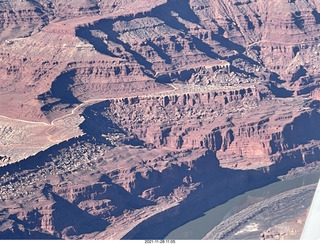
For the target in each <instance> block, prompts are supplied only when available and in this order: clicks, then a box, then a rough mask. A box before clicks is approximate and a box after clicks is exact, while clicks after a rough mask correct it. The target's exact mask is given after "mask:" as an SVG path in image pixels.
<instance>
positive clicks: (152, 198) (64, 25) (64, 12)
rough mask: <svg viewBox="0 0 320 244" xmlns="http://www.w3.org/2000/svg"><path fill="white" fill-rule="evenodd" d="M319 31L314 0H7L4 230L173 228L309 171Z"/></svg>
mask: <svg viewBox="0 0 320 244" xmlns="http://www.w3.org/2000/svg"><path fill="white" fill-rule="evenodd" d="M319 35H320V5H319V3H318V1H310V0H309V1H307V0H295V1H275V0H270V1H267V2H266V1H263V0H255V1H244V0H241V1H228V0H219V1H218V0H215V1H209V0H201V1H200V0H183V1H182V0H161V1H150V0H148V1H146V0H139V1H133V0H122V1H87V0H81V1H68V2H65V1H60V0H58V1H42V0H39V1H2V2H1V3H0V72H1V77H0V88H1V89H0V101H1V103H0V139H1V140H0V166H1V168H0V201H1V208H0V223H1V224H0V238H1V239H12V238H20V239H121V238H125V239H129V238H136V239H150V238H151V239H157V238H163V237H165V236H166V234H168V233H169V232H170V231H171V230H173V229H174V228H176V227H178V226H180V225H181V224H183V223H185V222H187V221H190V220H191V219H193V218H195V217H197V216H199V215H201V214H203V213H204V212H205V211H206V210H208V209H210V208H212V207H214V206H217V205H219V204H221V203H223V202H225V201H228V199H230V198H232V197H234V196H236V195H238V194H241V193H243V192H244V191H246V190H249V189H254V188H257V187H261V186H263V185H265V184H267V183H270V182H272V181H274V180H275V179H276V177H278V176H280V175H283V174H287V173H288V172H290V170H292V169H294V168H296V167H304V166H308V167H309V168H310V167H311V166H312V165H314V164H316V163H317V161H319V156H320V134H319V132H318V131H319V130H318V125H319V123H320V110H319V108H320V104H319V99H320V91H319V88H318V81H319V72H318V70H319V69H318V68H319V67H318V66H317V65H318V63H319V52H320V50H319V46H318V41H319V38H320V36H319ZM310 165H311V166H310ZM230 179H232V180H230ZM190 206H197V209H196V210H195V211H190V210H189V208H190ZM88 223H90V224H88ZM154 226H157V228H156V229H155V228H153V227H154ZM145 230H147V231H145ZM266 235H267V233H265V235H264V236H266Z"/></svg>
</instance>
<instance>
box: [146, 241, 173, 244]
mask: <svg viewBox="0 0 320 244" xmlns="http://www.w3.org/2000/svg"><path fill="white" fill-rule="evenodd" d="M144 243H145V244H175V243H176V241H175V240H145V241H144Z"/></svg>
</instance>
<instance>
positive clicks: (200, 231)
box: [165, 171, 320, 240]
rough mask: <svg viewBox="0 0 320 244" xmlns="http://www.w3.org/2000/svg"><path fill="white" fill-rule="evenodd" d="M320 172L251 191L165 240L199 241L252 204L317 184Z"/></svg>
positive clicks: (181, 227) (187, 224)
mask: <svg viewBox="0 0 320 244" xmlns="http://www.w3.org/2000/svg"><path fill="white" fill-rule="evenodd" d="M319 176H320V172H319V171H317V172H313V173H310V174H307V175H304V176H300V177H297V178H294V179H291V180H284V181H278V182H275V183H272V184H269V185H267V186H264V187H262V188H259V189H255V190H251V191H248V192H245V193H244V194H241V195H239V196H237V197H234V198H232V199H230V200H229V201H227V202H226V203H224V204H221V205H219V206H216V207H215V208H213V209H211V210H209V211H207V212H205V213H204V215H203V216H201V217H200V218H197V219H194V220H192V221H190V222H188V223H186V224H184V225H182V226H180V227H179V228H177V229H175V230H173V231H172V232H170V233H169V235H167V236H166V237H165V239H176V240H186V239H187V240H199V239H202V238H203V237H204V236H205V235H206V234H207V233H208V232H209V231H211V230H212V229H213V228H214V227H215V226H217V225H218V224H220V223H221V222H222V221H224V220H226V219H227V218H229V217H231V216H232V215H233V214H235V213H237V212H239V211H241V210H243V209H245V208H247V207H249V206H250V205H252V204H255V203H257V202H260V201H263V200H265V199H267V198H270V197H272V196H275V195H277V194H280V193H283V192H286V191H289V190H292V189H295V188H299V187H302V186H306V185H310V184H314V183H317V182H318V181H319Z"/></svg>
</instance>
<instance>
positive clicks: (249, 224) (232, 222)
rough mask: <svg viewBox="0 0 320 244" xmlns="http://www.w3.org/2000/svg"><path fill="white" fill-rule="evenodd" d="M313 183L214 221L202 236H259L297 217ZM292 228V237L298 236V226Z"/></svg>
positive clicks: (305, 205)
mask: <svg viewBox="0 0 320 244" xmlns="http://www.w3.org/2000/svg"><path fill="white" fill-rule="evenodd" d="M316 186H317V184H312V185H307V186H303V187H299V188H296V189H293V190H290V191H286V192H284V193H281V194H278V195H276V196H274V197H271V198H269V199H266V200H264V201H261V202H259V203H256V204H254V205H252V206H250V207H248V208H246V209H244V210H242V211H240V212H239V213H237V214H235V215H233V216H231V217H230V218H228V219H227V220H225V221H223V222H222V223H220V224H219V225H217V226H216V227H215V228H214V229H213V230H212V231H210V232H209V233H208V234H207V235H206V236H205V237H204V238H203V239H204V240H216V239H220V240H221V239H231V240H250V239H251V240H257V239H260V238H263V234H262V233H263V232H264V233H266V230H268V229H269V228H271V227H274V226H277V225H280V224H282V223H284V222H288V221H292V220H294V219H297V218H299V217H301V216H302V215H303V214H304V213H305V212H306V211H307V209H308V208H309V207H310V204H311V201H312V198H313V195H314V191H315V189H316ZM300 226H303V224H302V225H300ZM292 232H293V233H292V234H294V236H295V237H296V238H294V239H298V238H297V237H298V236H300V234H301V232H302V229H300V230H299V229H297V230H292ZM261 234H262V235H261Z"/></svg>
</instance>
